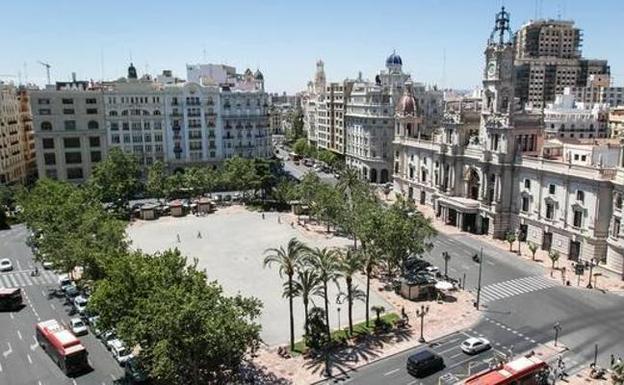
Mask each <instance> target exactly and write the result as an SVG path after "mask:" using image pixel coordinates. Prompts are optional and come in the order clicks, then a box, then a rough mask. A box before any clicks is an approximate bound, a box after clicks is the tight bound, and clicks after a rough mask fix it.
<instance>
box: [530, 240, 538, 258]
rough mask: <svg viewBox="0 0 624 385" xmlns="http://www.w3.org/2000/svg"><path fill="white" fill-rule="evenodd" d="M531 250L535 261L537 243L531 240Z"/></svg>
mask: <svg viewBox="0 0 624 385" xmlns="http://www.w3.org/2000/svg"><path fill="white" fill-rule="evenodd" d="M529 251H530V252H531V258H532V259H533V260H534V261H535V253H536V252H537V243H534V242H529Z"/></svg>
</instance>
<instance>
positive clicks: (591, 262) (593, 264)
mask: <svg viewBox="0 0 624 385" xmlns="http://www.w3.org/2000/svg"><path fill="white" fill-rule="evenodd" d="M587 265H588V267H589V279H588V280H587V281H588V282H587V288H588V289H591V288H593V286H592V283H591V281H592V272H593V270H594V266H596V258H592V259H591V260H590V261H589V262H587Z"/></svg>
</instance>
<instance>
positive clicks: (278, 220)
mask: <svg viewBox="0 0 624 385" xmlns="http://www.w3.org/2000/svg"><path fill="white" fill-rule="evenodd" d="M277 224H278V225H281V224H282V216H281V215H278V216H277Z"/></svg>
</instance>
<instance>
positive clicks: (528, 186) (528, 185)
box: [524, 179, 531, 190]
mask: <svg viewBox="0 0 624 385" xmlns="http://www.w3.org/2000/svg"><path fill="white" fill-rule="evenodd" d="M524 188H525V189H527V190H530V189H531V179H525V180H524Z"/></svg>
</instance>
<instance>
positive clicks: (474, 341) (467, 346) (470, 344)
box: [460, 337, 492, 354]
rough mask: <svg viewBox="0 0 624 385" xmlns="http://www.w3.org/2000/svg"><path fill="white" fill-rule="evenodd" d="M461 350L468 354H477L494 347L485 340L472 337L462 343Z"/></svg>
mask: <svg viewBox="0 0 624 385" xmlns="http://www.w3.org/2000/svg"><path fill="white" fill-rule="evenodd" d="M460 347H461V350H462V351H463V352H464V353H466V354H477V353H481V352H484V351H486V350H488V349H490V348H491V347H492V345H490V341H488V340H486V339H485V338H477V337H470V338H468V339H467V340H465V341H464V342H462V343H461V346H460Z"/></svg>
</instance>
